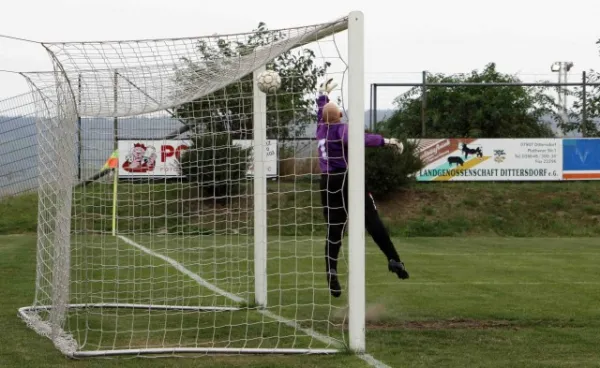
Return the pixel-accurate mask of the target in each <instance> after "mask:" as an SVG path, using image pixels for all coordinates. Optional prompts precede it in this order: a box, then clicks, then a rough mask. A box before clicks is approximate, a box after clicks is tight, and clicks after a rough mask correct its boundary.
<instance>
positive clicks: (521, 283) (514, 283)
mask: <svg viewBox="0 0 600 368" xmlns="http://www.w3.org/2000/svg"><path fill="white" fill-rule="evenodd" d="M367 285H400V284H398V283H397V282H371V283H369V284H367ZM401 285H402V286H410V285H419V286H426V285H431V286H443V285H499V286H502V285H509V286H510V285H523V286H527V285H564V286H568V285H600V282H597V281H566V282H543V281H540V282H536V281H532V282H528V281H524V282H519V281H515V282H495V281H465V282H460V281H458V282H434V281H432V282H429V281H428V282H410V281H409V282H403V283H402V284H401Z"/></svg>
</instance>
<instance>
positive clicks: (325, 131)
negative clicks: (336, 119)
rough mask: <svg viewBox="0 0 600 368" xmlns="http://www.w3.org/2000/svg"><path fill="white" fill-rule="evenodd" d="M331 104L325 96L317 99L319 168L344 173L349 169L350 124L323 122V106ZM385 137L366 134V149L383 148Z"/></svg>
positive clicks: (326, 171)
mask: <svg viewBox="0 0 600 368" xmlns="http://www.w3.org/2000/svg"><path fill="white" fill-rule="evenodd" d="M328 102H329V98H328V97H327V96H325V95H323V96H319V98H318V99H317V106H318V111H317V118H318V123H317V142H318V151H319V166H320V168H321V172H322V173H329V172H334V171H344V170H346V168H347V167H348V157H347V151H348V124H343V123H334V124H327V123H325V122H323V106H325V104H327V103H328ZM383 145H384V141H383V137H382V136H381V135H379V134H369V133H365V146H366V147H381V146H383Z"/></svg>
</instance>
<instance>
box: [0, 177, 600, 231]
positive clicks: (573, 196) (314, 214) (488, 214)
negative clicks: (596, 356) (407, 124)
mask: <svg viewBox="0 0 600 368" xmlns="http://www.w3.org/2000/svg"><path fill="white" fill-rule="evenodd" d="M268 189H269V194H268V206H269V212H268V217H269V218H268V222H269V226H270V227H269V229H268V231H269V233H270V234H271V235H288V236H297V235H302V236H311V235H317V234H320V235H323V233H324V229H325V227H324V226H323V216H322V211H321V204H320V197H319V192H318V177H314V178H313V179H312V184H311V182H310V180H309V181H307V180H303V181H299V182H296V183H286V182H269V186H268ZM247 190H251V188H248V189H247ZM199 193H200V192H199V191H198V188H196V187H194V186H193V185H190V184H184V183H179V184H153V185H149V184H139V185H134V184H128V183H121V184H120V185H119V194H118V216H119V229H136V231H137V232H149V233H150V232H151V233H156V232H162V233H170V234H186V235H189V234H192V233H193V234H214V233H215V232H219V231H224V230H227V229H236V231H239V232H241V233H248V232H249V231H251V229H252V220H253V212H252V202H251V200H250V199H249V198H248V197H241V196H240V197H239V198H236V199H234V200H232V201H230V202H229V203H225V204H223V203H215V202H214V200H213V199H212V198H204V199H203V198H201V197H199V196H200V194H199ZM376 200H377V202H378V203H377V204H378V207H379V208H380V210H381V211H380V212H381V215H382V217H383V218H384V220H385V221H384V222H385V223H386V225H387V226H388V228H389V231H390V233H391V234H392V235H394V236H401V237H440V236H441V237H444V236H446V237H447V236H514V237H543V236H563V237H564V236H578V237H579V236H584V237H590V236H592V237H594V236H600V183H598V182H593V181H592V182H562V183H539V182H532V183H456V182H454V183H452V182H449V183H418V184H413V185H410V186H408V187H407V188H405V189H404V190H402V191H401V192H399V193H396V194H394V195H392V196H390V197H389V198H387V199H385V200H378V199H376ZM74 203H75V206H74V210H73V213H74V215H75V219H77V221H76V222H74V228H76V229H86V231H96V232H107V231H110V230H111V225H112V223H111V218H112V217H111V216H112V186H111V185H109V184H99V183H96V184H93V185H89V186H87V187H85V188H80V189H78V190H77V192H76V194H75V202H74ZM37 208H38V204H37V200H36V196H35V195H28V196H21V197H17V198H9V199H5V200H3V201H2V206H0V234H14V233H27V232H33V231H35V230H36V227H37V215H36V213H37Z"/></svg>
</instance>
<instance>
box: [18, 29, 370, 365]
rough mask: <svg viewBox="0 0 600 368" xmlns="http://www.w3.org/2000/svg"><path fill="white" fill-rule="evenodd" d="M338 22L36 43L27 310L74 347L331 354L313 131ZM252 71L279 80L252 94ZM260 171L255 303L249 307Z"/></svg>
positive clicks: (331, 315)
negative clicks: (39, 61) (260, 253)
mask: <svg viewBox="0 0 600 368" xmlns="http://www.w3.org/2000/svg"><path fill="white" fill-rule="evenodd" d="M346 27H347V18H344V19H340V20H338V21H335V22H332V23H327V24H320V25H314V26H307V27H299V28H293V29H285V30H278V31H271V30H267V29H266V28H265V27H264V26H262V25H261V26H260V27H259V28H258V29H256V30H254V31H252V32H249V33H245V34H236V35H220V36H219V35H216V36H210V37H197V38H180V39H164V40H134V41H114V42H112V41H111V42H80V43H48V44H44V46H45V48H46V49H47V50H48V52H49V54H50V57H51V58H52V60H53V62H54V65H55V71H54V72H52V73H29V74H25V75H26V77H27V79H28V80H29V82H30V85H31V86H32V91H33V93H32V96H34V99H35V106H36V126H37V129H38V149H39V173H38V193H39V197H40V198H39V221H38V224H39V225H38V226H39V229H38V233H39V234H38V266H37V277H36V297H35V301H34V304H33V305H32V306H30V307H24V308H22V309H21V310H20V313H21V315H22V317H23V318H24V320H25V321H26V322H27V323H28V324H29V325H30V326H31V327H32V328H34V329H35V330H36V331H37V332H38V333H40V334H42V335H45V336H48V337H50V338H51V339H52V340H53V341H54V343H55V345H56V346H57V347H58V348H59V349H60V350H61V351H62V352H63V353H65V354H67V355H72V356H92V355H116V354H142V353H156V354H179V353H194V352H195V353H210V352H223V353H227V352H232V353H243V352H254V353H257V352H258V353H261V352H290V353H296V352H301V353H302V352H306V353H311V352H312V353H331V352H336V351H339V350H340V349H342V348H343V346H344V345H345V340H346V338H345V335H346V334H345V331H346V327H345V325H346V324H345V319H346V306H347V300H346V298H345V296H344V297H342V298H340V299H332V298H331V297H330V294H329V289H328V286H327V282H326V277H325V259H324V246H325V241H324V235H325V230H326V227H325V224H324V219H323V215H322V213H323V210H322V208H321V204H320V193H319V185H318V178H319V176H318V170H317V167H316V165H315V164H316V156H317V149H316V146H315V143H314V141H313V140H312V139H311V138H313V137H314V131H315V128H316V112H317V106H316V98H317V95H318V92H317V88H318V84H319V83H321V82H322V81H323V80H324V78H325V76H327V78H334V79H335V80H336V82H338V83H339V84H340V85H341V87H342V88H341V91H337V92H336V93H334V94H332V96H331V98H332V99H333V98H338V97H339V98H340V103H341V104H342V107H343V101H344V98H343V96H344V86H345V85H344V82H345V79H346V74H347V69H348V66H347V64H346V53H347V51H346V50H347V41H346V40H347V35H346V32H345V29H346ZM265 68H267V69H274V70H276V71H278V73H279V74H280V76H281V78H282V85H281V88H280V89H279V91H278V92H277V93H276V94H269V95H266V96H264V95H261V94H260V93H258V92H257V91H256V85H255V83H256V82H255V78H254V77H253V72H255V71H260V70H263V69H265ZM261 96H263V97H261ZM261 98H263V99H264V100H266V101H265V102H264V106H266V110H263V107H261V106H260V105H256V101H264V100H261ZM257 106H258V107H257ZM257 109H260V110H263V111H257ZM360 113H361V114H362V111H361V112H360ZM261 114H262V115H261ZM260 116H264V119H265V120H264V121H265V123H266V129H265V130H266V131H262V132H261V131H258V130H256V129H254V125H255V124H257V123H256V119H257V118H260ZM255 134H264V137H265V139H266V140H265V141H264V144H263V145H262V146H260V147H255V146H254V143H253V142H254V139H255ZM258 164H260V165H261V167H263V168H264V173H265V175H266V177H267V181H268V184H267V190H266V193H264V195H265V196H266V198H267V199H266V209H265V210H266V231H265V233H266V239H264V241H265V242H266V248H267V250H266V266H265V270H264V272H266V281H267V286H266V290H267V293H266V306H262V305H257V303H256V302H255V301H256V300H258V299H259V298H257V295H256V293H257V290H256V277H257V275H256V271H255V262H256V259H255V247H256V244H257V237H256V233H255V230H256V229H255V222H256V212H255V206H256V203H257V202H256V201H257V198H256V192H255V190H256V188H255V183H256V182H255V179H254V177H253V174H254V172H255V171H254V170H255V165H258ZM259 241H260V239H259ZM342 262H343V256H342ZM340 277H341V279H342V280H345V277H344V274H343V273H341V274H340ZM345 295H346V294H345Z"/></svg>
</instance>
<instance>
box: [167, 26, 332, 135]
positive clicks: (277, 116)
mask: <svg viewBox="0 0 600 368" xmlns="http://www.w3.org/2000/svg"><path fill="white" fill-rule="evenodd" d="M283 38H284V34H283V32H272V31H269V30H268V29H267V26H266V25H265V23H263V22H261V23H259V25H258V28H257V29H255V30H254V31H253V33H252V34H250V35H249V36H248V37H247V40H246V41H245V42H240V41H238V40H227V39H219V40H218V41H217V42H216V45H214V46H213V45H210V44H208V43H207V42H206V41H201V42H199V44H198V45H197V51H198V53H199V55H200V59H201V60H202V62H194V61H191V60H190V59H184V62H185V63H186V68H184V69H183V70H180V71H179V72H178V74H177V78H176V80H177V83H179V84H180V85H182V86H183V87H184V88H185V86H186V85H191V84H194V83H197V82H198V79H199V77H198V76H199V75H210V74H211V73H212V74H213V75H219V71H221V74H222V73H223V71H227V70H229V71H230V72H231V70H235V63H236V57H237V56H244V55H249V54H250V53H252V52H253V51H254V50H255V49H256V48H257V47H261V46H266V47H269V45H270V44H271V43H273V42H276V41H278V40H281V39H283ZM329 66H330V63H329V62H325V63H324V64H323V65H317V63H316V62H315V53H314V52H313V51H312V50H310V49H306V48H303V49H301V50H297V51H288V52H286V53H284V54H282V55H280V56H278V57H277V58H275V59H274V60H273V62H271V63H270V64H268V65H267V68H268V69H272V70H275V71H277V72H278V73H279V74H280V76H281V78H282V85H281V89H280V92H278V93H277V94H276V95H267V111H268V112H269V113H268V114H267V128H268V130H267V136H268V138H270V139H285V138H287V137H290V136H293V135H299V134H302V133H304V130H305V129H306V126H307V125H308V124H310V123H314V122H315V121H316V105H315V101H314V96H315V92H316V89H317V81H318V80H319V78H321V77H323V76H324V75H325V73H326V72H327V68H328V67H329ZM252 88H253V76H252V74H249V75H246V76H244V77H243V78H241V80H239V81H236V82H233V83H231V84H229V85H227V86H226V87H225V88H223V89H220V90H218V91H216V92H214V93H211V94H209V95H206V96H202V97H201V98H199V99H197V100H195V101H193V102H190V103H187V104H183V105H181V106H179V107H178V108H177V109H176V111H175V115H176V116H177V117H178V118H181V119H182V120H184V121H186V122H188V124H194V125H195V126H196V127H197V129H196V131H197V132H220V131H228V132H230V133H231V134H232V138H233V139H240V138H244V139H251V138H252V128H253V109H252V101H253V97H252V96H253V94H252ZM282 122H283V123H282ZM284 123H285V124H284Z"/></svg>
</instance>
